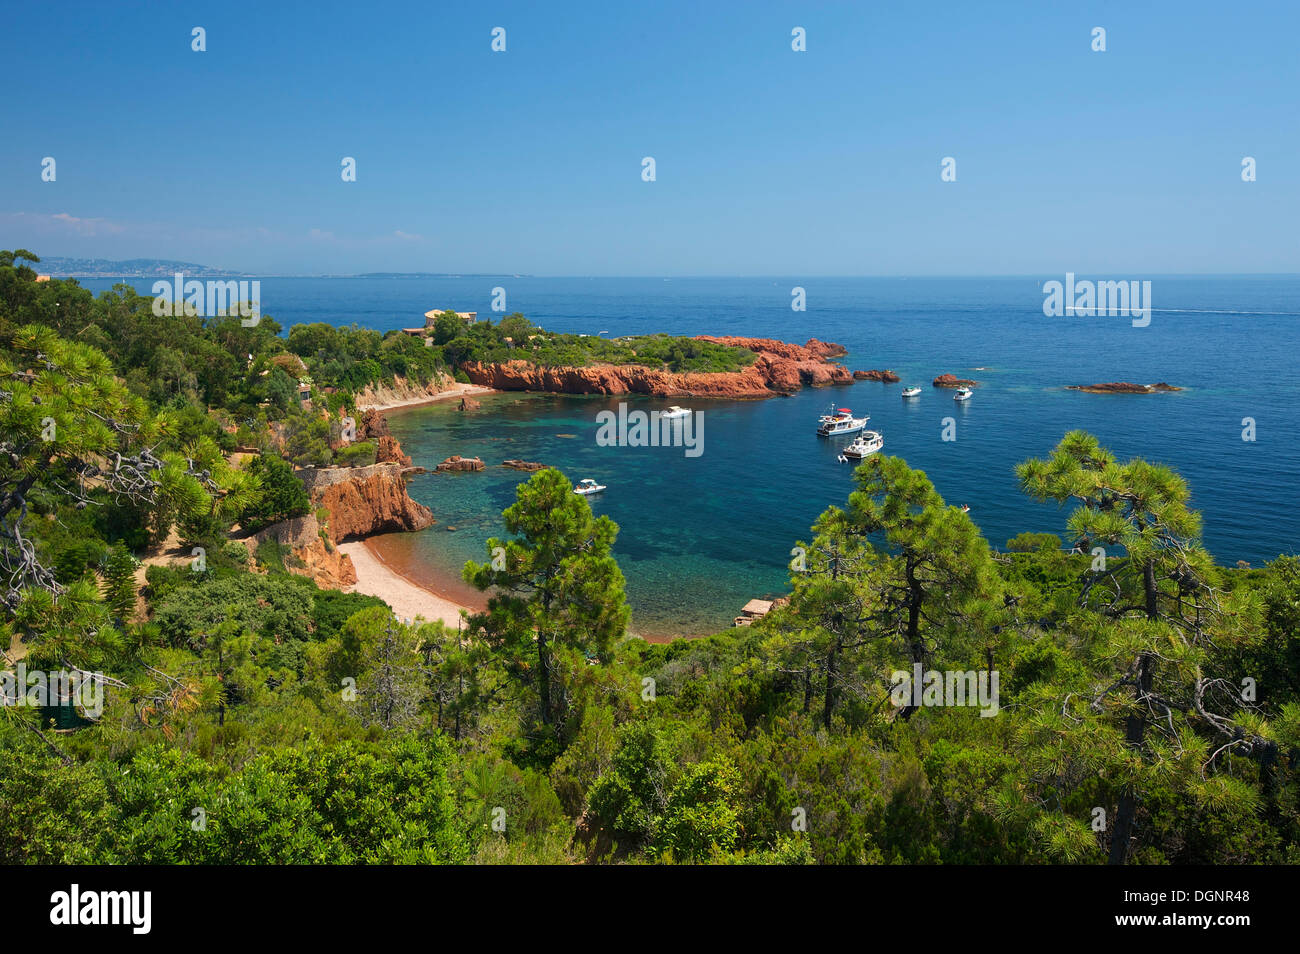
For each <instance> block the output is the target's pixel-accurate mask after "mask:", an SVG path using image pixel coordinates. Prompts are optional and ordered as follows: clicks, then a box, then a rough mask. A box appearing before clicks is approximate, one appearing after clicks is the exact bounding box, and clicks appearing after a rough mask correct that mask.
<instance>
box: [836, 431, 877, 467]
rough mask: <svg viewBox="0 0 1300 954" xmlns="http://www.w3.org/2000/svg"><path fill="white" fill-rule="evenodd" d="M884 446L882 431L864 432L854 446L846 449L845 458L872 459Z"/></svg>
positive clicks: (851, 445)
mask: <svg viewBox="0 0 1300 954" xmlns="http://www.w3.org/2000/svg"><path fill="white" fill-rule="evenodd" d="M884 446H885V439H884V437H882V436H881V434H880V431H863V432H862V434H860V435H859V436H858V438H857V439H856V440H854V442H853V443H852V444H850V445H849V446H848V447H846V448H844V456H845V457H856V458H857V459H858V460H861V459H862V458H864V457H870V456H871V455H872V454H874V453H875V452H876V451H878V450H880V448H882V447H884Z"/></svg>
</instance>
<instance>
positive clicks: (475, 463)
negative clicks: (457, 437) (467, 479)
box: [434, 454, 485, 474]
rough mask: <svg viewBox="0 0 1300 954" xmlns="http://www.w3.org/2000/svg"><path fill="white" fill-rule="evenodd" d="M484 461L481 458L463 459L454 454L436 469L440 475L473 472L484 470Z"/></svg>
mask: <svg viewBox="0 0 1300 954" xmlns="http://www.w3.org/2000/svg"><path fill="white" fill-rule="evenodd" d="M484 466H485V465H484V463H483V460H482V459H481V458H479V457H461V456H460V455H459V454H452V455H451V456H450V457H448V458H447V459H446V460H444V461H443V462H442V463H441V464H439V465H438V466H437V467H435V468H434V470H436V471H438V472H439V473H443V474H446V473H456V472H462V471H465V472H473V471H479V470H482V469H483V468H484Z"/></svg>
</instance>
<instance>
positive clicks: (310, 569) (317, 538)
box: [248, 514, 357, 589]
mask: <svg viewBox="0 0 1300 954" xmlns="http://www.w3.org/2000/svg"><path fill="white" fill-rule="evenodd" d="M320 531H321V527H320V522H319V521H318V520H317V519H316V515H315V514H308V515H307V516H305V517H293V518H291V519H289V520H281V521H280V522H279V523H276V524H272V525H271V526H269V527H267V528H266V529H265V530H261V531H259V532H257V533H255V534H253V536H251V537H250V538H249V541H248V542H249V544H251V545H250V546H249V550H250V552H253V551H255V550H256V548H257V545H258V544H259V543H261V542H262V541H263V540H268V539H270V540H274V541H276V542H277V543H279V544H280V545H281V546H284V547H288V548H289V557H288V559H286V560H285V569H287V570H288V571H289V572H290V573H296V574H298V575H299V576H306V577H310V578H311V580H312V582H314V583H315V584H316V585H317V586H321V587H324V588H326V589H338V588H339V587H341V586H351V585H352V584H353V583H355V582H357V570H356V567H354V566H353V565H352V558H351V557H350V556H348V555H347V554H346V553H340V552H339V551H338V550H337V549H335V547H334V545H333V544H332V543H330V542H328V541H326V540H325V539H324V538H323V537H322V536H321V532H320Z"/></svg>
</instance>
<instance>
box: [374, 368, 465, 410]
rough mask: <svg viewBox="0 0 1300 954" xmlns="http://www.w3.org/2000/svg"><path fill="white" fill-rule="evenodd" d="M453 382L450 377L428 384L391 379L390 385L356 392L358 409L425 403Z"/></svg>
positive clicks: (398, 377)
mask: <svg viewBox="0 0 1300 954" xmlns="http://www.w3.org/2000/svg"><path fill="white" fill-rule="evenodd" d="M453 383H454V382H453V381H452V379H451V378H450V377H444V378H438V379H435V380H433V381H430V382H429V383H428V384H423V385H421V384H415V383H413V382H410V381H407V380H406V379H405V378H403V377H401V376H400V375H398V376H395V377H394V378H393V383H392V384H381V385H378V386H367V387H365V388H362V389H361V390H360V391H358V392H357V396H356V401H357V407H358V408H367V407H374V406H375V405H380V406H384V405H397V404H415V403H419V402H421V401H427V400H428V399H429V398H431V397H435V396H437V395H439V394H441V393H442V392H443V391H445V390H447V389H448V388H450V387H451V385H452V384H453Z"/></svg>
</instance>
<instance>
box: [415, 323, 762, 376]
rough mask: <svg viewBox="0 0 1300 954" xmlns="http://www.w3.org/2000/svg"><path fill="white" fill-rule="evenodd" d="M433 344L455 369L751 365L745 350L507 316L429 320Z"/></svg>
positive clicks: (750, 355) (735, 367)
mask: <svg viewBox="0 0 1300 954" xmlns="http://www.w3.org/2000/svg"><path fill="white" fill-rule="evenodd" d="M432 338H433V343H434V345H435V346H437V347H440V348H442V351H443V353H444V354H445V355H446V358H447V361H448V362H449V363H451V364H453V365H455V366H457V367H459V366H460V365H462V364H464V363H465V362H467V361H478V362H484V363H500V362H504V361H512V360H524V361H529V362H532V363H533V364H539V365H543V366H546V367H573V368H581V367H586V366H587V365H591V364H637V365H644V366H646V367H651V368H656V369H662V370H665V371H710V372H718V371H740V370H743V369H744V368H747V367H749V366H750V365H751V364H753V363H754V361H755V357H756V356H755V355H754V352H752V351H749V350H748V349H745V348H735V347H731V346H729V345H720V344H715V343H713V342H711V341H699V340H697V339H695V338H685V337H679V336H673V335H662V334H660V335H630V336H626V337H622V338H601V337H600V336H598V335H573V334H559V333H556V332H551V331H546V330H544V329H542V328H538V327H536V326H535V325H533V324H531V323H530V322H529V321H528V319H526V318H525V317H524V316H523V315H510V316H508V317H506V318H503V319H501V321H500V322H498V323H497V324H495V325H494V324H491V323H490V322H486V321H478V322H474V323H473V324H466V323H465V322H464V321H462V320H461V319H460V318H458V317H457V316H456V315H455V313H453V312H443V313H442V314H441V315H439V316H438V317H437V318H436V319H435V321H434V327H433V335H432Z"/></svg>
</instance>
